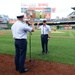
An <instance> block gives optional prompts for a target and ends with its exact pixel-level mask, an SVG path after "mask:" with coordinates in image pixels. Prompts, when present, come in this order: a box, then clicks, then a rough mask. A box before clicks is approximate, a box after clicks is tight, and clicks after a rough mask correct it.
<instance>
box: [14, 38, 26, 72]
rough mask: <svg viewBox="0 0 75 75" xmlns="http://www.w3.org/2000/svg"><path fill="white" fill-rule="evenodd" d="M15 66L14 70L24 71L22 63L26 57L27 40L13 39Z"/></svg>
mask: <svg viewBox="0 0 75 75" xmlns="http://www.w3.org/2000/svg"><path fill="white" fill-rule="evenodd" d="M15 50H16V51H15V52H16V53H15V66H16V70H19V71H20V72H22V71H24V63H25V59H26V51H27V40H26V39H15Z"/></svg>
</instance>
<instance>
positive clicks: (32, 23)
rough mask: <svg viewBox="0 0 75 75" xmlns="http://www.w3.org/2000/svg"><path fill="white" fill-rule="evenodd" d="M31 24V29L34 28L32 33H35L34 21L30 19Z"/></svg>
mask: <svg viewBox="0 0 75 75" xmlns="http://www.w3.org/2000/svg"><path fill="white" fill-rule="evenodd" d="M30 23H31V27H32V32H34V30H35V26H34V21H33V19H32V18H30Z"/></svg>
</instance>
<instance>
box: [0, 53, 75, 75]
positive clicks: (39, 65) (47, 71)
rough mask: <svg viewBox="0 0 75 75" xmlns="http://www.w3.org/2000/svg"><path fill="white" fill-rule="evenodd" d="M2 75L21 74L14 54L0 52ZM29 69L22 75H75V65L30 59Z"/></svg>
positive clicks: (27, 64)
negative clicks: (15, 62)
mask: <svg viewBox="0 0 75 75" xmlns="http://www.w3.org/2000/svg"><path fill="white" fill-rule="evenodd" d="M0 57H1V58H0V75H20V73H19V72H17V71H15V65H14V56H12V55H4V54H0ZM25 64H26V66H27V67H28V68H29V71H28V72H26V73H24V74H22V75H75V66H72V65H67V64H60V63H55V62H47V61H42V60H32V61H31V62H29V59H27V60H26V62H25Z"/></svg>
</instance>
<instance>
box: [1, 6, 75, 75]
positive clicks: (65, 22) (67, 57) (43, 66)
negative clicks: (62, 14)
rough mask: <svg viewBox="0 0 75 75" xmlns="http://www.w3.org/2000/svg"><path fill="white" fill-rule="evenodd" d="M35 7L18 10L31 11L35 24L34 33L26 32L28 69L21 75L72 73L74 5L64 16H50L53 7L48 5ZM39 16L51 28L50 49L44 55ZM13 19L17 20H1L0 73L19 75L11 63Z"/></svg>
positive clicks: (74, 59) (74, 64)
mask: <svg viewBox="0 0 75 75" xmlns="http://www.w3.org/2000/svg"><path fill="white" fill-rule="evenodd" d="M22 7H23V6H22ZM24 9H25V10H24ZM36 9H37V10H36V11H34V9H33V8H32V9H29V8H27V9H26V8H21V12H24V13H25V15H26V13H27V14H28V12H32V14H33V15H32V18H33V19H34V24H35V32H33V33H32V34H31V35H30V33H27V34H28V35H27V36H28V38H27V42H28V45H27V58H26V61H25V65H26V66H27V67H28V68H29V71H28V72H26V73H24V74H23V75H30V74H31V75H46V74H47V75H75V22H74V21H75V8H74V7H73V8H72V9H73V12H72V13H71V14H69V15H68V17H67V18H64V19H51V13H52V12H51V9H52V8H50V7H47V8H41V10H42V11H41V10H40V9H39V8H36ZM40 11H41V12H42V15H41V16H40ZM35 15H36V16H35ZM25 17H26V16H25ZM40 18H41V19H40ZM42 19H46V20H47V24H49V25H50V27H51V35H50V39H49V40H48V49H49V52H48V54H44V55H42V54H41V50H42V48H41V42H40V40H41V39H40V35H41V33H40V30H38V29H37V24H38V22H39V25H41V23H42ZM26 20H27V19H26ZM15 22H16V20H9V21H8V22H5V23H3V21H2V20H1V19H0V75H8V74H9V75H20V74H19V73H18V72H16V71H15V65H14V55H15V48H14V39H13V37H12V32H11V26H12V24H13V23H15ZM30 60H31V61H30Z"/></svg>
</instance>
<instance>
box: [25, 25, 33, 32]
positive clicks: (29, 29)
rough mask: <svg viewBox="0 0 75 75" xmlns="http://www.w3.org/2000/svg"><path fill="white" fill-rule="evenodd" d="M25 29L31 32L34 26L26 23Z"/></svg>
mask: <svg viewBox="0 0 75 75" xmlns="http://www.w3.org/2000/svg"><path fill="white" fill-rule="evenodd" d="M24 30H26V31H28V32H31V31H32V28H31V27H30V26H28V25H24Z"/></svg>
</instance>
